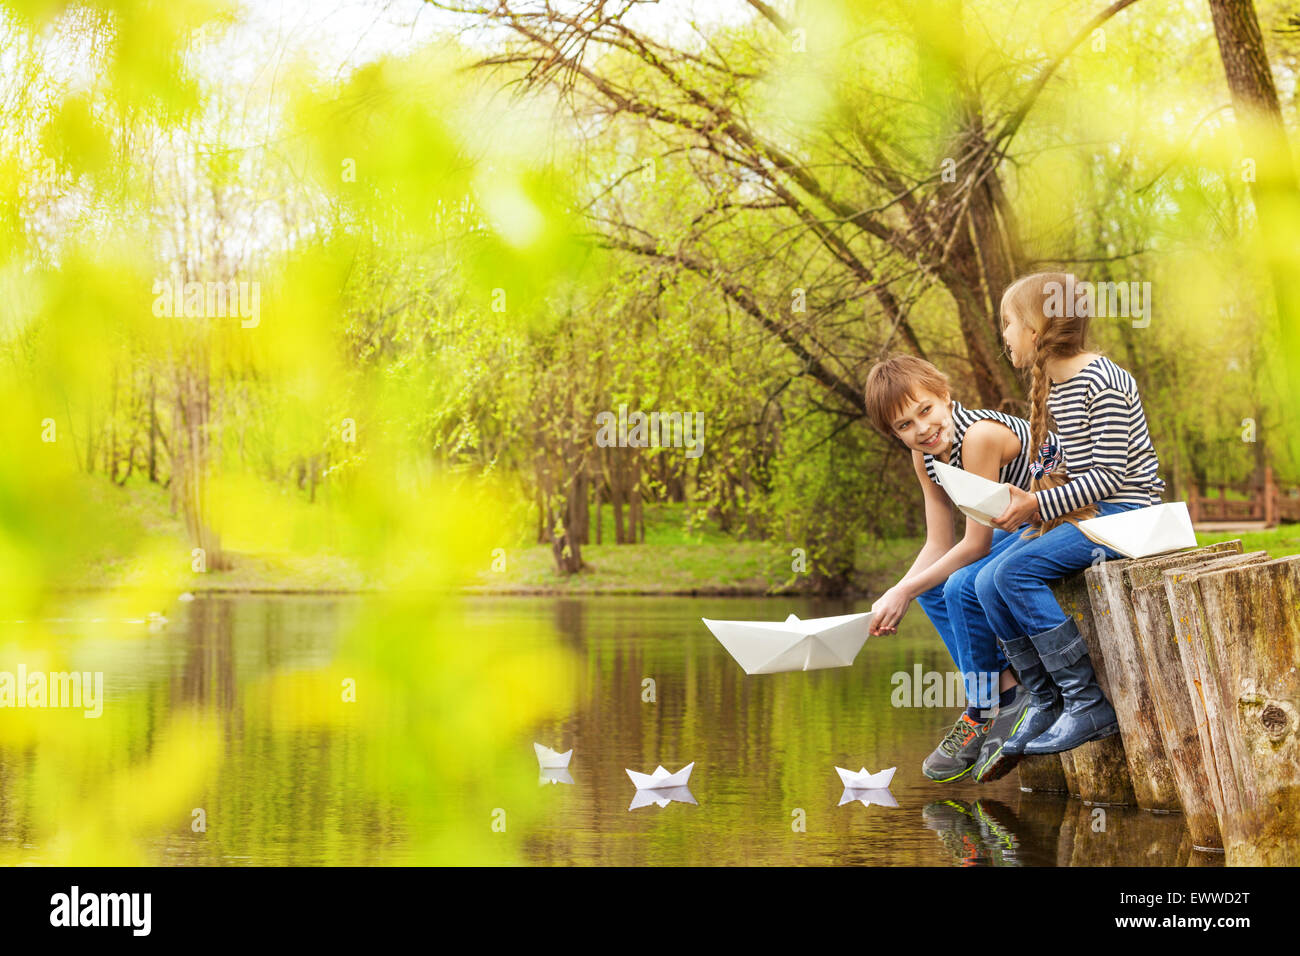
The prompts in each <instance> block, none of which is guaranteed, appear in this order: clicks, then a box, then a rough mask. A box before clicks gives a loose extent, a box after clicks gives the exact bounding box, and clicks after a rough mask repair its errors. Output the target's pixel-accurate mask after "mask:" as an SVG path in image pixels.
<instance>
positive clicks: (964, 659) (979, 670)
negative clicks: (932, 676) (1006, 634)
mask: <svg viewBox="0 0 1300 956" xmlns="http://www.w3.org/2000/svg"><path fill="white" fill-rule="evenodd" d="M1023 530H1024V528H1023V527H1022V528H1021V531H1023ZM1019 534H1020V531H1016V532H1015V533H1012V532H1009V531H1002V530H1000V529H997V528H995V529H993V543H992V546H991V547H990V549H989V553H988V554H986V555H985V556H984V557H982V558H980V559H979V560H978V561H972V562H971V563H970V564H968V565H966V566H965V567H964V568H958V569H957V570H956V571H954V572H953V573H952V574H951V575H949V577H948V580H947V581H945V582H943V583H942V584H936V585H935V586H934V587H932V588H931V589H930V590H928V591H926V592H925V593H924V594H919V595H917V598H916V603H917V604H919V605H920V606H921V610H923V611H925V616H926V617H928V618H929V619H930V623H931V624H933V625H934V629H935V630H936V631H938V632H939V636H940V637H941V638H943V643H944V645H945V646H946V647H947V648H948V653H949V654H950V655H952V659H953V662H954V663H955V664H956V665H957V669H958V670H959V671H961V673H962V679H963V680H964V681H965V684H966V704H967V706H970V707H981V708H984V709H988V708H990V707H992V706H993V705H994V704H995V703H997V699H998V687H997V682H996V681H995V682H993V683H992V686H991V687H990V686H987V684H988V682H987V681H981V680H978V679H977V675H979V674H1000V673H1001V672H1002V671H1004V670H1006V667H1007V659H1006V658H1005V657H1004V656H1003V654H1002V648H1001V647H999V646H998V642H997V637H996V636H995V635H994V633H993V629H992V628H991V627H990V626H989V621H988V618H987V617H985V615H984V611H983V610H982V609H981V608H980V600H979V596H978V594H977V593H976V591H975V577H976V575H977V574H978V573H979V571H980V569H982V568H983V567H984V566H985V565H986V564H988V563H989V562H990V561H992V560H993V559H994V558H996V557H997V556H998V555H1000V554H1001V553H1002V552H1003V551H1005V550H1006V549H1007V548H1009V547H1011V546H1012V545H1013V544H1014V543H1015V541H1016V539H1017V535H1019Z"/></svg>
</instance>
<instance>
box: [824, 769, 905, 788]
mask: <svg viewBox="0 0 1300 956" xmlns="http://www.w3.org/2000/svg"><path fill="white" fill-rule="evenodd" d="M897 769H898V768H897V767H890V768H889V769H888V770H882V771H880V773H867V768H866V767H863V768H862V769H861V770H859V771H858V772H857V773H854V772H853V771H852V770H845V769H844V768H843V767H836V768H835V772H836V773H838V774H839V775H840V782H841V783H843V784H844V786H845V787H847V788H848V789H850V790H885V789H887V788H888V787H889V783H890V781H891V780H893V779H894V772H895V771H896V770H897Z"/></svg>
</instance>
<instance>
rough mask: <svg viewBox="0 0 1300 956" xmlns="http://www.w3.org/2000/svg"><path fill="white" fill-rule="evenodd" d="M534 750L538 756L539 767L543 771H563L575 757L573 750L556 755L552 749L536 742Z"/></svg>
mask: <svg viewBox="0 0 1300 956" xmlns="http://www.w3.org/2000/svg"><path fill="white" fill-rule="evenodd" d="M533 750H534V752H536V754H537V765H538V766H539V767H541V768H542V769H543V770H563V769H564V768H565V767H567V766H568V765H569V761H570V760H571V759H572V757H573V750H572V749H569V750H566V751H565V752H564V753H556V752H555V751H554V750H552V749H551V748H550V747H543V746H542V745H541V744H539V743H536V742H534V744H533Z"/></svg>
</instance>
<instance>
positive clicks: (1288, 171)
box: [1208, 0, 1300, 448]
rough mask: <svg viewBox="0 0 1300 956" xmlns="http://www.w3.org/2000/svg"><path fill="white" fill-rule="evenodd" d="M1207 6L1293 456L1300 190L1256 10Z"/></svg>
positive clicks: (1298, 399)
mask: <svg viewBox="0 0 1300 956" xmlns="http://www.w3.org/2000/svg"><path fill="white" fill-rule="evenodd" d="M1208 2H1209V5H1210V14H1211V16H1212V17H1213V19H1214V35H1215V37H1216V39H1217V40H1218V44H1219V58H1220V60H1221V61H1222V62H1223V72H1224V75H1225V76H1226V77H1227V80H1228V89H1229V90H1230V91H1231V93H1232V106H1233V111H1234V112H1235V113H1236V116H1237V126H1238V129H1239V132H1240V134H1241V140H1242V144H1243V146H1244V147H1245V150H1246V153H1247V155H1246V157H1245V158H1246V159H1247V160H1250V161H1253V163H1254V166H1255V175H1254V178H1253V179H1254V181H1253V182H1252V183H1251V193H1252V195H1253V196H1254V199H1255V212H1256V215H1257V216H1258V219H1259V228H1260V235H1261V238H1262V239H1263V243H1262V246H1263V248H1264V250H1265V254H1266V256H1267V265H1268V270H1269V274H1270V276H1271V277H1272V280H1273V294H1274V297H1275V299H1276V302H1277V312H1278V321H1279V324H1280V333H1281V348H1280V349H1279V350H1278V351H1277V353H1275V354H1276V356H1277V357H1278V358H1279V359H1280V360H1281V361H1282V362H1284V363H1287V364H1288V365H1289V369H1284V370H1283V374H1282V375H1280V376H1279V378H1280V383H1279V384H1280V387H1281V389H1282V394H1281V395H1279V396H1278V407H1279V408H1280V409H1281V410H1282V413H1283V415H1284V416H1286V417H1287V419H1288V420H1284V421H1282V422H1281V426H1282V427H1281V429H1280V431H1279V433H1278V434H1279V435H1280V436H1281V440H1282V441H1288V442H1290V443H1292V448H1294V447H1295V444H1294V443H1295V442H1296V434H1295V433H1296V426H1297V422H1296V420H1295V415H1296V409H1297V407H1300V386H1297V384H1296V379H1298V378H1300V248H1297V247H1300V234H1298V233H1297V228H1300V225H1298V224H1300V187H1298V186H1297V182H1296V172H1295V162H1294V159H1293V157H1292V155H1291V147H1290V143H1289V141H1288V138H1287V130H1286V126H1285V124H1284V123H1283V121H1282V109H1281V106H1280V105H1279V103H1278V99H1277V88H1276V86H1275V85H1274V83H1273V73H1272V71H1271V70H1270V69H1269V64H1268V53H1267V51H1266V49H1265V47H1264V37H1263V35H1262V34H1261V32H1260V29H1259V20H1258V18H1257V17H1256V15H1255V5H1254V3H1252V2H1251V0H1208ZM1288 372H1289V374H1287V373H1288Z"/></svg>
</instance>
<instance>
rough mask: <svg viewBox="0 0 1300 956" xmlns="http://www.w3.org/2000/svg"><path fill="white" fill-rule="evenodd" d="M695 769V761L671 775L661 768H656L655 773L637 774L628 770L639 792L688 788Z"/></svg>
mask: <svg viewBox="0 0 1300 956" xmlns="http://www.w3.org/2000/svg"><path fill="white" fill-rule="evenodd" d="M694 768H695V761H694V760H692V761H691V762H690V763H688V764H687V765H686V766H685V767H683V768H682V769H681V770H678V771H677V772H676V773H669V772H668V771H667V770H665V769H664V768H663V767H662V766H659V767H655V772H654V773H637V772H636V771H635V770H628V771H627V775H628V776H629V777H631V778H632V782H633V783H634V784H636V788H637V789H638V790H671V789H672V788H674V787H684V786H686V783H687V781H688V780H690V779H691V770H693V769H694Z"/></svg>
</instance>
